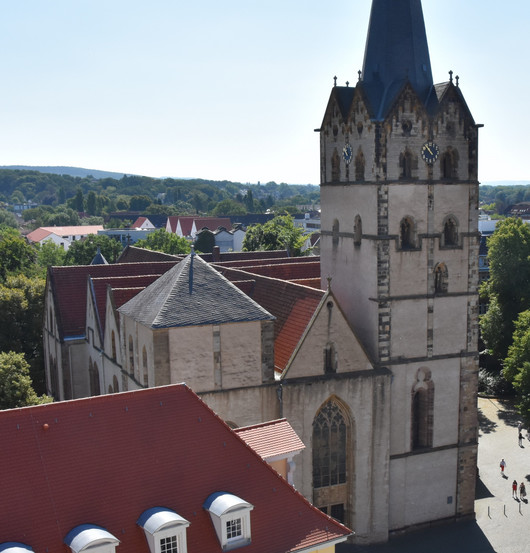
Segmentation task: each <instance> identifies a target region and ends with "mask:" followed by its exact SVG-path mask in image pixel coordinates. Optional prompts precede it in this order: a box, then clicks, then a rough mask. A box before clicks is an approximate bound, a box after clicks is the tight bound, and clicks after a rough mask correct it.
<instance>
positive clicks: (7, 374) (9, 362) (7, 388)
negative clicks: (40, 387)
mask: <svg viewBox="0 0 530 553" xmlns="http://www.w3.org/2000/svg"><path fill="white" fill-rule="evenodd" d="M51 401H52V398H50V397H48V396H46V395H42V396H38V395H37V393H36V392H35V390H34V389H33V386H32V381H31V377H30V373H29V365H28V363H27V362H26V360H25V359H24V355H23V354H22V353H15V352H13V351H8V352H0V409H15V408H17V407H27V406H28V405H40V404H42V403H50V402H51Z"/></svg>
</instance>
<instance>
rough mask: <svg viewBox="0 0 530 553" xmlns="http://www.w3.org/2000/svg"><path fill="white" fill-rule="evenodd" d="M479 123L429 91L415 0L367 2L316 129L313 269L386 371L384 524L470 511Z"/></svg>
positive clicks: (455, 98)
mask: <svg viewBox="0 0 530 553" xmlns="http://www.w3.org/2000/svg"><path fill="white" fill-rule="evenodd" d="M479 126H480V125H476V124H475V122H474V120H473V117H472V115H471V112H470V111H469V109H468V107H467V104H466V102H465V100H464V97H463V95H462V92H461V89H460V87H459V78H458V77H454V78H453V73H452V72H449V80H448V81H447V82H444V83H440V84H433V79H432V73H431V65H430V58H429V50H428V46H427V38H426V33H425V26H424V21H423V13H422V8H421V1H420V0H373V3H372V11H371V16H370V24H369V30H368V37H367V42H366V52H365V56H364V64H363V70H362V72H359V80H358V82H357V83H356V85H355V86H349V85H348V84H347V86H337V83H336V79H335V86H334V87H333V89H332V91H331V96H330V99H329V102H328V105H327V108H326V112H325V116H324V119H323V122H322V125H321V128H320V144H321V150H320V156H321V203H322V243H321V244H322V245H321V264H322V271H321V274H322V280H323V282H322V286H327V280H326V279H327V278H328V277H331V279H332V281H331V282H332V284H331V286H332V290H333V293H334V294H335V297H336V298H337V301H338V302H339V304H340V306H341V308H342V309H343V311H344V313H345V314H346V316H347V318H348V320H349V322H350V324H351V325H352V327H353V329H354V331H355V332H356V334H357V335H358V336H359V338H360V340H361V342H362V343H363V345H364V347H365V349H366V351H367V352H368V353H369V355H370V356H371V358H372V360H373V362H374V364H375V366H376V367H386V368H388V369H390V370H391V372H392V375H393V376H392V385H391V405H390V417H391V421H390V424H391V431H390V465H389V499H388V503H389V528H390V530H397V529H401V528H406V527H410V526H415V525H418V524H422V523H426V522H429V521H433V520H441V519H450V518H459V517H464V516H469V515H472V514H473V501H474V488H475V470H476V468H475V467H476V454H477V408H476V391H477V374H478V353H477V327H478V325H477V320H478V296H477V287H478V232H477V216H478V172H477V167H478V154H477V149H478V132H477V130H478V127H479ZM374 439H377V436H376V437H374Z"/></svg>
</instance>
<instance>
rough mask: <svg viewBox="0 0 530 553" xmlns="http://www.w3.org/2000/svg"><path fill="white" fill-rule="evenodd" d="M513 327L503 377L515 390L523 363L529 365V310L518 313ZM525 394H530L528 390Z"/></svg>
mask: <svg viewBox="0 0 530 553" xmlns="http://www.w3.org/2000/svg"><path fill="white" fill-rule="evenodd" d="M514 326H515V330H514V332H513V338H512V344H511V345H510V347H509V348H508V355H507V356H506V358H505V359H504V368H503V375H504V377H505V378H506V380H508V381H510V382H513V384H514V386H515V388H516V389H517V387H518V386H519V380H518V378H519V373H520V371H521V370H522V367H523V365H524V364H525V363H527V362H528V363H530V310H526V311H523V312H522V313H520V314H519V317H517V320H516V321H515V325H514ZM527 393H528V394H530V388H529V389H528V390H527Z"/></svg>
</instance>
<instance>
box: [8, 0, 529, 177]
mask: <svg viewBox="0 0 530 553" xmlns="http://www.w3.org/2000/svg"><path fill="white" fill-rule="evenodd" d="M370 6H371V2H370V1H369V0H336V1H335V2H334V3H332V4H330V3H325V2H322V1H321V0H319V1H317V0H303V1H302V0H281V1H280V0H268V1H267V2H264V1H263V0H261V1H259V2H258V1H256V0H224V1H219V0H203V1H202V2H183V1H182V0H151V1H150V2H145V1H142V2H140V1H138V0H47V1H46V2H44V1H43V0H19V1H18V2H7V1H6V0H4V1H3V2H2V19H1V21H0V52H1V55H0V74H1V75H2V86H1V87H0V165H67V166H77V167H85V168H90V169H101V170H108V171H118V172H127V173H138V174H143V175H148V176H154V177H159V176H174V177H202V178H211V179H217V180H222V179H227V180H233V181H240V182H251V183H255V182H257V181H261V182H268V181H272V180H274V181H276V182H278V183H279V182H287V183H291V184H306V183H311V184H318V182H319V153H318V149H319V142H318V134H317V133H315V132H314V129H315V128H317V127H319V126H320V123H321V120H322V117H323V114H324V109H325V107H326V103H327V100H328V96H329V93H330V90H331V87H332V85H333V76H334V75H336V76H337V77H338V83H339V84H344V83H345V82H346V81H350V82H351V83H355V81H356V80H357V71H358V70H359V69H361V68H362V61H363V55H364V44H365V40H366V32H367V28H368V20H369V15H370ZM423 12H424V18H425V24H426V28H427V36H428V40H429V47H430V54H431V65H432V70H433V77H434V80H435V82H442V81H446V80H448V71H449V70H450V69H452V70H453V71H454V72H455V75H459V76H460V87H461V90H462V92H463V94H464V96H465V98H466V101H467V103H468V105H469V107H470V109H471V111H472V113H473V116H474V118H475V121H476V122H477V123H483V124H484V125H485V126H484V128H483V129H481V131H480V139H479V140H480V150H479V152H480V154H479V155H480V158H479V163H480V172H479V178H480V180H481V181H483V182H487V181H499V180H522V181H525V180H526V179H527V182H529V183H530V169H529V165H528V159H527V153H526V152H527V143H528V137H527V129H528V128H530V121H529V119H530V111H529V110H528V109H527V108H526V107H525V105H524V101H525V99H526V98H527V96H528V81H529V78H530V77H529V65H530V64H529V61H528V51H529V47H528V45H527V44H526V36H527V34H526V33H527V29H526V28H525V27H526V25H527V23H528V21H530V3H528V2H522V1H520V0H514V1H512V2H507V3H505V4H502V3H499V2H493V0H483V1H480V2H479V1H478V0H468V1H466V2H462V0H445V1H443V2H441V1H440V0H423Z"/></svg>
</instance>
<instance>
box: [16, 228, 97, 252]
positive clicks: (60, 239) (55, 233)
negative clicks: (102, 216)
mask: <svg viewBox="0 0 530 553" xmlns="http://www.w3.org/2000/svg"><path fill="white" fill-rule="evenodd" d="M102 230H103V225H77V226H69V227H68V226H67V227H39V228H38V229H35V230H34V231H32V232H30V233H29V234H28V235H27V236H26V238H27V239H28V240H29V241H30V242H37V243H39V244H43V243H44V242H53V243H54V244H56V245H57V246H61V247H62V248H63V249H64V250H66V251H68V249H69V248H70V246H71V245H72V244H73V243H74V242H75V241H76V240H83V239H84V238H86V237H87V236H88V235H90V234H98V232H100V231H102Z"/></svg>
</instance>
